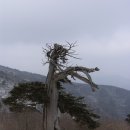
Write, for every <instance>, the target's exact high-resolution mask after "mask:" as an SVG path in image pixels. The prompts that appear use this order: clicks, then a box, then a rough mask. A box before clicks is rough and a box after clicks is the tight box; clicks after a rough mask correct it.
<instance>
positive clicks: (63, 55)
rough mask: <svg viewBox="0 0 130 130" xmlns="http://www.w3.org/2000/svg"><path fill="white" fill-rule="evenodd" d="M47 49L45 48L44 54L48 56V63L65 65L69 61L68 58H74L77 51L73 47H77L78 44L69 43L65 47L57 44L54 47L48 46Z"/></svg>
mask: <svg viewBox="0 0 130 130" xmlns="http://www.w3.org/2000/svg"><path fill="white" fill-rule="evenodd" d="M46 46H47V49H45V48H43V52H44V53H45V54H46V57H47V58H48V61H47V62H46V63H48V62H50V61H53V62H55V64H60V65H62V64H65V63H66V62H67V60H68V58H67V56H69V57H73V58H76V57H74V56H73V55H74V53H75V51H73V50H72V48H73V47H75V46H76V43H68V42H67V45H65V46H63V45H60V44H57V43H55V44H54V46H52V45H49V44H47V45H46Z"/></svg>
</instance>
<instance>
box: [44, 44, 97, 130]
mask: <svg viewBox="0 0 130 130" xmlns="http://www.w3.org/2000/svg"><path fill="white" fill-rule="evenodd" d="M73 47H75V43H72V44H70V43H67V45H65V46H64V45H60V44H56V43H55V44H53V45H49V44H47V49H45V48H43V51H44V53H45V54H46V57H47V62H46V63H49V71H48V75H47V79H46V84H47V95H48V98H49V101H48V103H47V104H46V105H45V107H44V130H60V126H59V117H58V110H59V109H58V88H57V82H58V81H60V80H65V81H66V82H70V80H69V79H68V76H71V77H72V78H73V79H75V78H78V79H80V80H82V81H84V82H85V83H87V84H89V85H90V86H91V88H92V90H93V91H94V90H95V89H96V88H97V85H96V84H95V83H94V82H93V81H92V79H91V76H90V75H89V73H91V72H95V71H99V69H98V68H97V67H96V68H86V67H82V66H74V67H72V66H70V67H67V66H65V64H66V63H67V60H68V57H73V58H76V57H75V56H74V54H75V51H73ZM79 73H80V74H79ZM81 73H83V74H84V76H82V75H81Z"/></svg>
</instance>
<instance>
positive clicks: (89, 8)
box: [0, 0, 130, 89]
mask: <svg viewBox="0 0 130 130" xmlns="http://www.w3.org/2000/svg"><path fill="white" fill-rule="evenodd" d="M65 40H67V41H69V42H75V41H78V42H77V43H78V47H76V48H75V49H76V50H77V53H78V54H79V56H78V57H81V58H82V60H79V61H78V60H72V62H71V63H72V64H73V65H75V64H79V65H84V66H87V67H95V66H98V67H99V68H100V69H101V71H100V72H97V74H94V77H96V78H95V79H96V80H97V79H98V77H100V78H99V79H98V80H97V81H98V82H99V83H101V84H102V83H103V84H112V83H113V81H111V80H113V79H114V78H115V79H116V77H121V78H122V79H124V81H126V82H127V81H130V71H129V66H130V60H129V59H130V58H129V57H130V0H0V64H1V65H4V66H9V67H13V68H17V69H20V70H26V71H30V72H35V73H40V74H46V73H47V66H43V65H42V59H43V60H44V57H43V54H42V47H45V43H51V42H58V43H65ZM112 77H114V78H112ZM103 78H104V82H103V81H102V80H101V79H103ZM121 78H119V79H121ZM117 82H118V80H116V81H115V83H113V85H118V83H117ZM120 82H121V81H120ZM122 83H123V82H122ZM128 86H130V83H128V85H126V86H121V87H124V88H127V89H130V87H128Z"/></svg>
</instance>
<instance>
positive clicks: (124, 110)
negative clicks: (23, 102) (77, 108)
mask: <svg viewBox="0 0 130 130" xmlns="http://www.w3.org/2000/svg"><path fill="white" fill-rule="evenodd" d="M45 78H46V77H45V76H43V75H40V74H34V73H30V72H26V71H19V70H17V69H12V68H9V67H4V66H1V65H0V99H1V98H5V97H6V96H8V93H9V91H10V90H11V89H13V87H14V85H15V84H18V83H20V82H32V81H39V82H44V81H45ZM64 86H65V89H66V91H67V92H71V93H73V94H74V95H76V96H83V97H84V98H85V102H86V103H87V104H88V105H89V106H90V108H92V109H94V110H95V112H96V113H99V114H100V115H101V116H102V117H104V118H115V119H117V118H120V119H124V118H125V116H126V115H127V114H128V113H130V103H129V101H130V90H126V89H123V88H118V87H116V86H108V85H99V90H97V91H96V92H94V93H93V92H92V91H91V88H90V86H89V85H88V84H82V83H73V84H72V85H71V84H65V85H64ZM1 108H2V107H1ZM2 109H3V108H2Z"/></svg>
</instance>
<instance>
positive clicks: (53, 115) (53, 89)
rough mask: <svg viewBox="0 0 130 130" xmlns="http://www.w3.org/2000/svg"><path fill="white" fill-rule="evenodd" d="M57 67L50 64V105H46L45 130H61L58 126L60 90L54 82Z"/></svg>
mask: <svg viewBox="0 0 130 130" xmlns="http://www.w3.org/2000/svg"><path fill="white" fill-rule="evenodd" d="M54 72H55V66H54V65H53V64H52V63H50V66H49V72H48V76H47V86H48V90H47V92H48V96H49V103H47V104H46V108H45V118H44V130H60V128H59V124H58V118H57V115H58V90H57V85H56V82H55V80H54Z"/></svg>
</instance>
